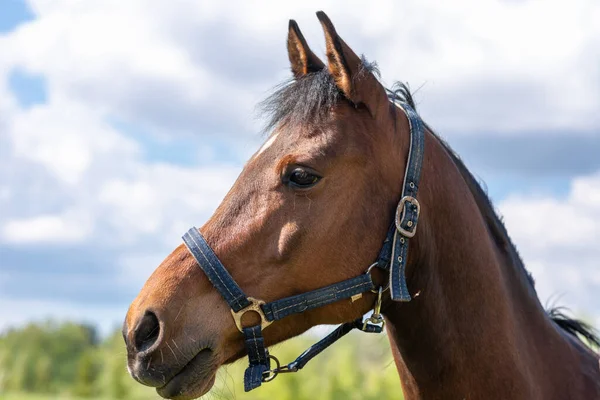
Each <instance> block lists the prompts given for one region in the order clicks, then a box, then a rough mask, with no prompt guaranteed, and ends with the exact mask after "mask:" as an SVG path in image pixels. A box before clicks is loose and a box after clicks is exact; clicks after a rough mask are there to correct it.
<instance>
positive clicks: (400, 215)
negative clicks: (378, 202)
mask: <svg viewBox="0 0 600 400" xmlns="http://www.w3.org/2000/svg"><path fill="white" fill-rule="evenodd" d="M409 204H410V205H412V206H413V210H414V212H415V213H416V218H415V220H414V221H413V220H408V221H407V222H406V224H405V225H406V226H407V227H408V228H409V229H406V228H404V227H403V226H402V225H403V222H404V217H405V215H406V214H407V212H406V207H407V206H408V205H409ZM419 214H421V205H420V204H419V201H418V200H417V199H416V198H414V197H412V196H404V197H403V198H402V199H401V200H400V202H399V203H398V207H397V208H396V218H395V221H396V229H398V232H400V233H401V234H402V235H403V236H405V237H407V238H412V237H413V236H415V234H416V233H417V222H418V220H419Z"/></svg>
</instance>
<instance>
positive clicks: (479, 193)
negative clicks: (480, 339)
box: [259, 57, 600, 347]
mask: <svg viewBox="0 0 600 400" xmlns="http://www.w3.org/2000/svg"><path fill="white" fill-rule="evenodd" d="M363 66H364V68H365V70H366V71H371V72H373V73H375V74H376V75H377V76H379V71H378V70H377V65H376V64H375V63H368V62H367V61H366V60H365V59H364V57H363ZM386 91H387V93H388V98H389V99H390V101H392V102H404V103H407V104H409V105H410V106H411V107H412V108H413V109H415V110H416V106H415V102H414V98H413V94H412V93H411V91H410V88H409V87H408V85H406V84H404V83H400V82H398V83H396V84H395V85H394V86H393V87H392V89H391V90H390V89H386ZM339 101H349V100H347V99H346V98H345V96H344V95H343V93H342V92H341V91H340V90H339V89H338V87H337V86H336V84H335V81H334V79H333V77H332V76H331V74H330V73H329V71H328V70H327V69H326V68H324V69H322V70H321V71H318V72H314V73H310V74H307V75H305V76H303V77H301V78H299V79H292V80H288V81H286V82H283V83H282V84H280V85H278V86H277V87H276V88H275V91H274V92H273V94H271V95H270V96H269V97H267V98H266V99H265V100H263V101H262V102H261V103H260V104H259V110H260V111H261V113H262V114H263V115H264V116H266V117H267V123H266V125H265V131H266V132H268V131H271V130H272V129H273V128H275V127H276V126H278V125H280V124H288V123H289V124H294V125H295V124H301V125H316V124H319V123H321V122H322V121H323V120H324V118H326V116H327V115H328V114H329V112H330V111H331V109H332V108H333V107H334V106H335V105H336V104H337V103H338V102H339ZM426 127H427V129H428V130H429V131H430V132H431V133H432V134H433V135H434V136H436V138H437V139H438V140H439V141H440V143H441V144H442V145H443V146H444V148H445V149H446V151H447V153H448V155H449V156H450V157H451V158H452V160H453V161H454V163H455V164H456V166H457V168H458V169H459V171H460V173H461V175H462V176H463V178H464V179H465V182H466V183H467V186H468V187H469V189H470V190H471V193H472V194H473V196H474V197H475V200H476V202H477V205H478V207H479V209H480V212H481V213H482V215H483V217H484V218H485V221H486V223H487V224H488V227H489V229H490V233H491V234H492V236H493V237H494V239H495V241H496V243H497V244H498V245H499V246H500V247H501V248H502V249H503V250H505V251H506V253H507V254H508V255H509V256H510V258H511V259H512V261H513V263H514V264H515V265H517V266H519V268H520V269H521V270H522V272H523V274H522V276H523V279H526V282H527V283H528V285H529V287H530V288H531V290H533V291H534V292H535V282H534V279H533V277H532V275H531V273H530V272H529V271H527V269H526V268H525V265H524V264H523V261H522V259H521V257H520V255H519V253H518V251H517V248H516V246H515V245H514V244H513V242H512V240H511V239H510V236H509V235H508V232H507V230H506V227H505V226H504V223H503V222H502V220H501V219H500V218H499V217H498V214H497V213H496V211H495V209H494V206H493V205H492V202H491V200H490V199H489V197H488V195H487V193H486V192H485V191H484V190H483V189H482V187H481V184H480V183H479V182H478V181H477V179H476V178H475V177H474V176H473V174H471V172H470V171H469V170H468V169H467V167H466V166H465V164H464V163H463V161H462V160H461V159H460V157H459V156H458V155H457V154H456V153H455V152H454V150H452V148H451V147H450V146H449V145H448V144H447V143H446V142H445V141H444V140H442V139H441V138H440V137H439V136H438V135H437V134H435V133H434V132H433V130H432V129H430V128H429V126H427V125H426ZM547 314H548V316H549V317H550V318H551V319H552V321H554V323H555V324H556V325H558V326H559V327H560V328H561V329H562V330H564V331H565V332H567V333H569V334H571V335H573V336H578V335H580V336H582V337H583V338H585V339H587V341H588V342H589V343H591V344H595V345H596V346H598V347H600V338H599V336H598V334H597V333H596V331H595V330H594V328H593V327H591V326H590V325H588V324H586V323H584V322H582V321H579V320H577V319H573V318H569V317H567V316H566V315H565V314H564V313H563V311H562V308H560V307H554V308H551V309H549V310H548V311H547Z"/></svg>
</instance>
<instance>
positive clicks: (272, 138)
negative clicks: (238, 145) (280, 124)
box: [254, 132, 281, 157]
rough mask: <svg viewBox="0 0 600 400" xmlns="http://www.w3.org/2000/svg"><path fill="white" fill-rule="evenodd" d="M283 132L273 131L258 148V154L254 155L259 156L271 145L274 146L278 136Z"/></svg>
mask: <svg viewBox="0 0 600 400" xmlns="http://www.w3.org/2000/svg"><path fill="white" fill-rule="evenodd" d="M280 133H281V132H275V133H273V134H272V135H271V136H270V137H269V138H268V139H267V141H266V142H265V143H264V144H263V145H262V146H261V148H260V149H258V151H257V152H256V154H255V155H254V157H258V156H260V155H261V154H262V153H264V152H265V150H267V149H268V148H269V147H271V146H273V143H275V141H276V140H277V137H278V136H279V135H280Z"/></svg>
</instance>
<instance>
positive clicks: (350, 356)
mask: <svg viewBox="0 0 600 400" xmlns="http://www.w3.org/2000/svg"><path fill="white" fill-rule="evenodd" d="M316 340H318V338H316V337H315V335H312V334H306V335H304V336H301V337H299V338H295V339H292V340H289V341H287V342H285V343H283V344H280V345H278V346H274V347H273V348H271V352H272V353H273V354H274V355H276V356H277V357H278V358H279V359H280V360H281V362H282V363H284V362H285V363H287V362H290V361H292V360H293V359H295V358H296V357H297V356H298V355H299V354H301V353H302V352H303V351H304V350H305V349H306V348H307V347H308V346H310V345H311V344H313V343H314V342H315V341H316ZM125 362H126V354H125V346H124V343H123V339H122V337H121V334H120V332H118V331H116V332H115V333H114V334H112V335H110V336H109V337H107V338H105V339H104V340H100V339H99V336H98V334H97V332H96V330H95V329H94V327H91V326H89V325H81V324H75V323H62V324H58V323H53V322H46V323H43V324H30V325H27V326H25V327H23V328H20V329H13V330H9V331H7V332H5V333H4V334H2V335H0V399H4V400H13V399H19V400H46V399H71V400H83V399H92V398H93V399H105V400H109V399H111V400H112V399H115V400H116V399H134V400H135V399H140V400H141V399H158V398H160V397H159V396H158V395H157V394H156V393H155V391H154V389H151V388H147V387H144V386H142V385H140V384H139V383H137V382H135V381H134V380H133V379H132V378H131V377H130V376H129V374H128V372H127V369H126V366H125ZM245 367H246V360H241V361H239V362H237V363H236V364H234V365H230V366H227V367H225V368H221V371H220V372H219V374H218V376H217V380H216V384H215V387H214V388H213V390H212V391H211V394H209V395H208V396H207V397H208V398H213V399H219V400H220V399H223V400H230V399H239V400H262V399H265V400H266V399H269V400H271V399H278V400H305V399H306V400H314V399H316V398H318V399H344V400H353V399H392V400H400V399H402V393H401V390H400V382H399V379H398V375H397V372H396V368H395V366H394V363H393V359H392V356H391V353H390V351H389V345H388V342H387V337H386V336H385V335H374V334H365V333H359V332H355V333H352V334H349V335H348V336H346V337H345V338H344V339H342V340H340V341H339V342H338V343H336V345H334V346H333V347H331V348H330V349H328V350H326V351H325V352H324V353H323V354H321V355H319V356H317V358H315V359H314V360H313V361H312V362H311V363H309V364H308V365H307V366H306V367H305V368H304V369H303V370H302V371H300V372H298V373H296V374H282V375H280V376H278V377H277V379H275V380H274V381H273V382H270V383H266V384H264V385H263V386H261V387H260V388H258V389H256V390H254V391H252V392H250V393H244V390H243V381H242V380H243V375H244V369H245Z"/></svg>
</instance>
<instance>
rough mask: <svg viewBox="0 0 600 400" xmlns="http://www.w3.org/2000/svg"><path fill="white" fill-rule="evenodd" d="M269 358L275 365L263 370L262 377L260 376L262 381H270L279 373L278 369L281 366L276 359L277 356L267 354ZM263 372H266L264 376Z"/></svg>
mask: <svg viewBox="0 0 600 400" xmlns="http://www.w3.org/2000/svg"><path fill="white" fill-rule="evenodd" d="M268 357H269V359H271V360H273V361H275V365H277V366H276V367H275V368H274V369H270V370H268V371H265V372H263V377H262V381H263V382H271V381H272V380H273V379H275V378H277V375H279V369H280V368H281V364H280V363H279V360H278V359H277V357H275V356H272V355H270V354H269V356H268ZM265 374H267V375H266V376H265Z"/></svg>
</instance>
